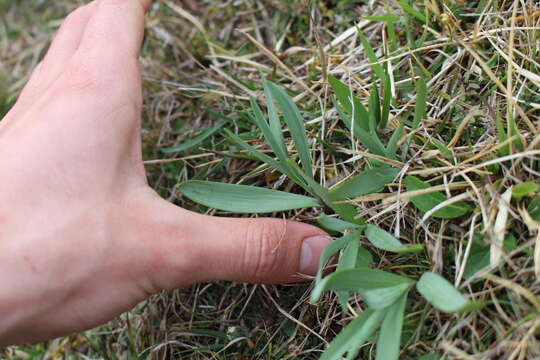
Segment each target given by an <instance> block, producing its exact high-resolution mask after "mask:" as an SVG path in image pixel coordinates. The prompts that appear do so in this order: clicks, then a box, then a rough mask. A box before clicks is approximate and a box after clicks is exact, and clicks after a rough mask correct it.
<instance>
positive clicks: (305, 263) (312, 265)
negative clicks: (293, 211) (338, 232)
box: [300, 236, 331, 275]
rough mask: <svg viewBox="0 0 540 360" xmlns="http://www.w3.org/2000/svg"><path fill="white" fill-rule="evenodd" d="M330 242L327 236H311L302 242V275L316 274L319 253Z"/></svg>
mask: <svg viewBox="0 0 540 360" xmlns="http://www.w3.org/2000/svg"><path fill="white" fill-rule="evenodd" d="M330 241H331V240H330V238H329V237H327V236H313V237H309V238H307V239H305V240H304V241H303V242H302V250H301V252H300V272H301V273H302V274H306V275H315V274H317V270H318V269H319V258H320V257H321V252H322V251H323V249H324V248H325V247H326V245H328V244H329V243H330Z"/></svg>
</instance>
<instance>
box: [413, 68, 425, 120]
mask: <svg viewBox="0 0 540 360" xmlns="http://www.w3.org/2000/svg"><path fill="white" fill-rule="evenodd" d="M426 107H427V85H426V80H424V78H423V77H420V78H419V79H418V81H417V82H416V107H415V109H414V119H413V124H412V126H413V129H416V128H417V127H418V126H420V123H421V122H422V120H424V119H425V118H426Z"/></svg>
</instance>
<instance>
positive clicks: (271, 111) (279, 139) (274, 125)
mask: <svg viewBox="0 0 540 360" xmlns="http://www.w3.org/2000/svg"><path fill="white" fill-rule="evenodd" d="M263 86H264V97H265V99H266V108H267V110H268V122H269V126H270V130H271V131H272V134H273V138H274V141H275V142H276V143H277V144H279V145H280V146H281V147H282V148H283V152H284V153H285V154H287V148H286V146H285V139H284V137H283V132H282V130H281V121H280V119H279V116H278V114H277V109H276V106H275V104H274V101H273V100H272V99H273V98H272V94H271V93H270V89H269V88H268V83H267V82H266V81H265V82H263ZM276 155H278V154H276ZM278 157H279V155H278ZM279 159H280V160H281V161H285V157H283V158H281V157H279Z"/></svg>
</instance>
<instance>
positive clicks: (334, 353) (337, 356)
mask: <svg viewBox="0 0 540 360" xmlns="http://www.w3.org/2000/svg"><path fill="white" fill-rule="evenodd" d="M383 316H384V311H383V310H378V311H373V310H371V309H366V310H364V311H363V312H362V313H361V314H360V316H358V317H357V318H356V319H354V320H353V321H351V322H350V323H349V325H347V326H346V327H345V328H343V330H341V332H340V333H339V334H338V335H337V336H336V337H335V338H334V340H332V342H331V343H330V345H329V346H328V348H327V349H326V351H325V352H324V354H323V355H322V356H321V357H320V360H341V359H342V357H343V355H344V354H345V353H347V352H353V353H356V351H357V349H358V348H360V347H361V346H362V345H363V344H364V343H365V342H366V341H367V339H368V338H369V337H370V336H371V334H373V333H374V332H375V330H377V328H378V327H379V325H380V323H381V320H382V317H383Z"/></svg>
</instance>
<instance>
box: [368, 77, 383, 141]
mask: <svg viewBox="0 0 540 360" xmlns="http://www.w3.org/2000/svg"><path fill="white" fill-rule="evenodd" d="M368 111H369V132H370V134H372V135H375V136H376V135H377V126H378V124H379V122H380V121H381V100H380V99H379V90H378V89H377V85H376V84H373V85H372V86H371V94H370V96H369V108H368Z"/></svg>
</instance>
